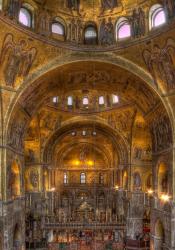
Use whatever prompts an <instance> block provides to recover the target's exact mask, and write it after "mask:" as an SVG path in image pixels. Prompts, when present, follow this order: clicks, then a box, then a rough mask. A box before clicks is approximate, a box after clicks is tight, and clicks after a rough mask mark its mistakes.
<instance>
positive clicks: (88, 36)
mask: <svg viewBox="0 0 175 250" xmlns="http://www.w3.org/2000/svg"><path fill="white" fill-rule="evenodd" d="M84 42H85V44H91V45H94V44H97V29H96V27H95V26H93V25H89V26H87V27H86V28H85V32H84Z"/></svg>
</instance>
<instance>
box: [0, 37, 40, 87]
mask: <svg viewBox="0 0 175 250" xmlns="http://www.w3.org/2000/svg"><path fill="white" fill-rule="evenodd" d="M36 54H37V50H36V48H34V47H32V48H28V43H27V42H26V41H25V40H23V39H21V40H20V41H19V42H18V43H15V42H14V39H13V35H12V34H7V35H6V36H5V39H4V42H3V45H2V49H1V54H0V64H1V65H3V73H4V78H5V82H6V85H8V86H11V87H13V86H14V83H15V80H16V78H17V77H26V76H27V75H28V73H29V71H30V69H31V66H32V64H33V62H34V60H35V58H36Z"/></svg>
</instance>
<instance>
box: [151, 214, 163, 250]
mask: <svg viewBox="0 0 175 250" xmlns="http://www.w3.org/2000/svg"><path fill="white" fill-rule="evenodd" d="M154 232H155V240H154V249H155V250H163V244H164V242H165V229H164V225H163V223H162V221H161V220H160V219H157V221H156V223H155V227H154Z"/></svg>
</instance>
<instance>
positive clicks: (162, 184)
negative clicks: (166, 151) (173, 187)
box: [157, 162, 168, 195]
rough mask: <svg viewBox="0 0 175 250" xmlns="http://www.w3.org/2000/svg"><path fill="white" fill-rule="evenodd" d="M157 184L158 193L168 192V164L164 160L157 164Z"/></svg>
mask: <svg viewBox="0 0 175 250" xmlns="http://www.w3.org/2000/svg"><path fill="white" fill-rule="evenodd" d="M157 185H158V187H157V189H158V195H161V194H162V193H168V166H167V164H166V163H164V162H160V163H159V165H158V169H157Z"/></svg>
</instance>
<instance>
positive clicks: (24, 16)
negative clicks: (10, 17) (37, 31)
mask: <svg viewBox="0 0 175 250" xmlns="http://www.w3.org/2000/svg"><path fill="white" fill-rule="evenodd" d="M19 22H20V23H21V24H22V25H24V26H26V27H29V28H31V27H32V13H31V11H30V10H28V9H27V8H25V7H22V8H21V9H20V11H19Z"/></svg>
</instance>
